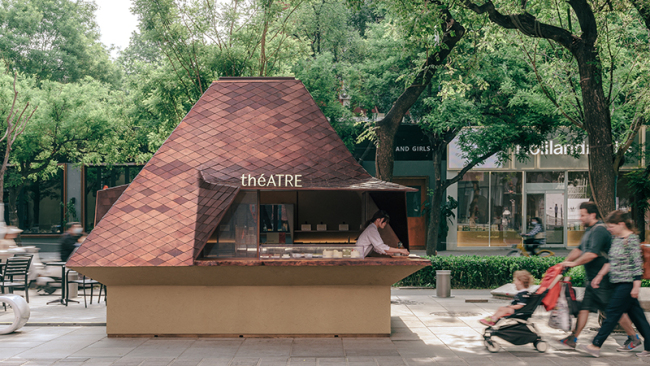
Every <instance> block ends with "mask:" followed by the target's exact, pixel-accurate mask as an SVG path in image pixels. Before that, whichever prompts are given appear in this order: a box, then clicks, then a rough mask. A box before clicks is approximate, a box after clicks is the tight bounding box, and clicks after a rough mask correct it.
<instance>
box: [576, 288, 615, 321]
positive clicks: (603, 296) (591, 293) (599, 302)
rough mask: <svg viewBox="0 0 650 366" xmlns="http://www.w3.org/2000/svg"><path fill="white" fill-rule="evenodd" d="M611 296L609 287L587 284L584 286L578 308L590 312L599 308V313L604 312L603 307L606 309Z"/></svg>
mask: <svg viewBox="0 0 650 366" xmlns="http://www.w3.org/2000/svg"><path fill="white" fill-rule="evenodd" d="M611 297H612V289H611V288H593V287H591V284H589V285H587V287H586V288H585V297H584V298H583V299H582V303H581V304H580V310H589V312H592V313H595V312H597V311H598V310H600V312H601V313H603V314H605V309H607V305H608V304H609V299H610V298H611Z"/></svg>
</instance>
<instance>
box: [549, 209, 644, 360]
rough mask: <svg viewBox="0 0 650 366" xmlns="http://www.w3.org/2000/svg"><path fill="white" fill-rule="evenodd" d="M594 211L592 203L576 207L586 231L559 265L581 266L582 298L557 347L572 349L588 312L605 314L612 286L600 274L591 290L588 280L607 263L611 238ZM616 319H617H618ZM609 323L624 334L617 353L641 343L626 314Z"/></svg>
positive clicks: (587, 316) (587, 317)
mask: <svg viewBox="0 0 650 366" xmlns="http://www.w3.org/2000/svg"><path fill="white" fill-rule="evenodd" d="M597 215H598V208H597V207H596V204H595V203H593V202H583V203H581V204H580V221H581V222H582V224H583V225H584V226H585V228H586V230H585V233H584V235H583V236H582V240H581V241H580V246H579V247H578V248H576V249H573V250H572V251H571V253H569V255H568V256H567V257H566V260H565V261H564V262H562V265H563V266H565V267H576V266H580V265H584V266H585V275H586V282H585V295H584V298H583V299H582V303H581V304H580V312H579V313H578V321H577V322H576V325H575V328H574V330H573V332H572V333H571V334H569V336H568V337H566V338H563V339H561V340H559V342H560V344H561V345H563V346H567V347H570V348H576V343H577V341H578V337H579V336H580V333H581V332H582V330H583V329H584V327H585V325H586V324H587V320H588V319H589V313H590V312H593V313H595V312H596V311H598V310H600V311H601V312H602V313H606V309H607V305H608V304H609V301H610V298H611V296H612V285H611V284H610V281H609V274H604V275H603V277H602V278H601V279H600V281H599V283H598V286H597V287H593V286H592V281H593V280H594V278H596V276H597V275H598V274H599V273H600V271H601V270H602V269H603V266H604V265H605V264H606V263H607V256H608V253H609V249H610V247H611V245H612V236H611V234H610V233H609V231H608V230H607V227H606V226H605V224H604V223H603V222H602V221H601V220H599V219H598V216H597ZM619 319H620V320H619ZM611 321H614V322H616V321H619V323H620V324H621V327H623V329H624V330H625V333H627V336H628V338H627V340H626V341H625V343H624V344H623V346H622V347H620V348H619V349H618V350H617V351H620V352H624V351H631V350H633V349H635V348H637V347H638V346H640V345H641V340H640V339H639V336H637V334H636V332H635V331H634V328H633V327H632V322H631V321H630V318H629V317H628V316H627V314H624V315H623V316H622V317H620V318H615V319H612V320H611Z"/></svg>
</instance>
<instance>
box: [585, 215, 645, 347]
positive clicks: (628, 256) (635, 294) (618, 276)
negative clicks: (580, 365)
mask: <svg viewBox="0 0 650 366" xmlns="http://www.w3.org/2000/svg"><path fill="white" fill-rule="evenodd" d="M605 221H606V222H607V230H609V232H610V233H612V235H613V236H614V237H615V238H614V241H613V242H612V246H611V248H610V250H609V263H606V264H605V265H604V266H603V268H602V269H601V270H600V272H599V273H598V275H596V277H595V278H594V279H593V280H592V281H591V282H592V284H591V285H592V287H594V288H598V287H599V284H600V282H601V281H602V280H603V278H604V277H605V276H606V275H607V274H608V273H609V280H610V282H611V283H612V285H613V290H612V297H611V300H610V302H609V304H608V305H607V309H606V311H605V314H606V316H607V318H605V320H604V321H603V325H602V326H601V327H600V330H599V331H598V334H597V335H596V336H595V337H594V339H593V341H592V343H591V344H590V345H580V346H578V350H581V351H584V352H586V353H588V354H590V355H592V356H594V357H599V356H600V347H602V345H603V343H604V342H605V340H606V339H607V337H609V335H610V334H611V333H612V331H613V330H614V327H615V326H616V323H617V320H618V319H620V318H621V315H623V314H627V315H628V316H629V317H630V320H632V322H633V323H634V325H635V326H636V328H637V329H638V330H639V332H641V335H642V336H643V341H644V342H643V343H644V344H643V348H644V351H643V352H641V353H639V354H637V356H639V357H648V356H650V324H648V320H647V319H646V317H645V314H644V313H643V309H642V308H641V305H640V304H639V291H640V290H641V277H642V276H643V259H642V258H641V246H640V243H639V237H638V236H637V235H636V234H635V233H634V226H633V224H632V220H631V219H630V217H629V214H628V213H626V212H623V211H620V210H618V211H614V212H612V213H611V214H610V215H609V216H608V217H607V220H605Z"/></svg>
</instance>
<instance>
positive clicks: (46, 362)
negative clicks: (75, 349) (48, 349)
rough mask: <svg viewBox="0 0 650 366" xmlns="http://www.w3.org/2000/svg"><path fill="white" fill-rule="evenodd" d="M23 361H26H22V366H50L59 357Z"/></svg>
mask: <svg viewBox="0 0 650 366" xmlns="http://www.w3.org/2000/svg"><path fill="white" fill-rule="evenodd" d="M23 361H26V362H24V363H22V365H23V366H50V365H54V364H56V362H57V361H59V359H58V358H50V359H39V360H23ZM0 364H1V363H0Z"/></svg>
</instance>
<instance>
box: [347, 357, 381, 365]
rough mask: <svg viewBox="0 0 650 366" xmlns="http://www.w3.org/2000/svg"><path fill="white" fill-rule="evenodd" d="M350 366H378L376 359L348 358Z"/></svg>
mask: <svg viewBox="0 0 650 366" xmlns="http://www.w3.org/2000/svg"><path fill="white" fill-rule="evenodd" d="M348 365H350V366H377V361H375V358H374V357H367V356H366V357H363V356H361V357H358V356H357V357H348Z"/></svg>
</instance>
